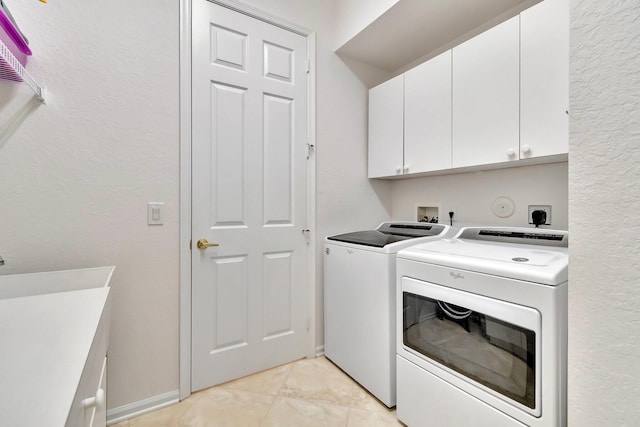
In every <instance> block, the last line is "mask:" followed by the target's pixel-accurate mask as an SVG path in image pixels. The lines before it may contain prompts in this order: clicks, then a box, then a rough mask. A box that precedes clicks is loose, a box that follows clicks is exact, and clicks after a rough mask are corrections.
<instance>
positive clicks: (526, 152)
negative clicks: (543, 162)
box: [520, 145, 531, 154]
mask: <svg viewBox="0 0 640 427" xmlns="http://www.w3.org/2000/svg"><path fill="white" fill-rule="evenodd" d="M520 150H521V151H522V152H523V153H524V154H529V153H530V152H531V147H530V146H529V145H523V146H522V148H520Z"/></svg>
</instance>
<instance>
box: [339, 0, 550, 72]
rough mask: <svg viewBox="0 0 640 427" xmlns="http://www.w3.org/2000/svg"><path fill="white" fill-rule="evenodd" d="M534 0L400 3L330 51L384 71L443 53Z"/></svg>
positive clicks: (410, 0) (407, 0)
mask: <svg viewBox="0 0 640 427" xmlns="http://www.w3.org/2000/svg"><path fill="white" fill-rule="evenodd" d="M539 1H540V0H400V1H398V2H397V3H396V4H395V5H394V6H393V7H391V8H390V9H389V10H388V11H387V12H385V13H384V14H383V15H382V16H380V17H379V18H378V19H376V20H375V21H374V22H372V23H371V24H370V25H369V26H367V27H366V28H365V29H364V30H362V31H361V32H360V33H358V34H357V35H356V36H355V37H353V38H352V39H351V40H349V41H348V42H346V43H345V44H344V45H343V46H341V47H340V48H339V49H338V50H337V51H336V52H337V53H338V54H340V55H346V56H349V57H352V58H355V59H358V60H360V61H363V62H366V63H369V64H371V65H374V66H376V67H378V68H381V69H383V70H387V71H390V72H393V71H396V70H398V69H400V68H402V67H405V66H407V65H409V64H412V63H414V62H416V61H418V60H420V59H422V60H426V59H428V57H429V56H435V55H436V54H438V53H440V52H442V51H444V50H446V49H449V48H451V47H453V46H455V45H457V44H459V43H461V42H463V41H464V40H467V39H469V38H471V37H473V36H474V35H477V34H479V33H480V32H482V31H484V30H486V29H488V28H490V27H492V26H494V25H497V24H498V23H500V22H502V21H504V20H506V19H508V18H511V17H512V16H515V15H517V14H518V13H520V12H521V11H522V10H524V9H526V8H528V7H530V6H532V5H533V4H535V3H538V2H539Z"/></svg>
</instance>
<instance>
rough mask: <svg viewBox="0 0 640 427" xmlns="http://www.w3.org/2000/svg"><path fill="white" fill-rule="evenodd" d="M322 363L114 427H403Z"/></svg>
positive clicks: (247, 381)
mask: <svg viewBox="0 0 640 427" xmlns="http://www.w3.org/2000/svg"><path fill="white" fill-rule="evenodd" d="M403 425H404V424H402V423H400V422H399V421H398V420H397V418H396V413H395V409H391V410H390V409H388V408H387V407H386V406H384V405H383V404H382V403H380V402H379V401H378V400H376V399H375V398H374V397H373V396H372V395H371V394H369V393H368V392H367V391H366V390H365V389H363V388H362V387H361V386H360V385H359V384H358V383H356V382H354V381H353V380H352V379H351V378H350V377H349V376H347V375H346V374H345V373H344V372H342V371H341V370H340V369H338V368H337V367H336V366H335V365H334V364H333V363H331V362H330V361H329V360H327V359H326V358H324V357H320V358H317V359H302V360H298V361H296V362H293V363H290V364H288V365H284V366H280V367H277V368H273V369H270V370H268V371H264V372H260V373H257V374H254V375H251V376H248V377H245V378H241V379H239V380H235V381H231V382H228V383H226V384H222V385H219V386H217V387H212V388H209V389H206V390H203V391H200V392H197V393H194V394H193V395H191V397H189V398H188V399H185V400H184V401H182V402H180V403H178V404H176V405H172V406H169V407H167V408H163V409H160V410H157V411H155V412H151V413H149V414H145V415H141V416H139V417H137V418H133V419H131V420H128V421H124V422H121V423H118V424H115V425H114V426H115V427H152V426H153V427H218V426H225V427H236V426H237V427H252V426H255V427H276V426H277V427H378V426H380V427H387V426H403Z"/></svg>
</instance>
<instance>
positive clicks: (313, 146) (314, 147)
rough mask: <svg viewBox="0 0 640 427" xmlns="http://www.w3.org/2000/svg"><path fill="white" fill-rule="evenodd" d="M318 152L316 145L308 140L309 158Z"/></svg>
mask: <svg viewBox="0 0 640 427" xmlns="http://www.w3.org/2000/svg"><path fill="white" fill-rule="evenodd" d="M315 152H316V146H315V145H313V144H309V143H308V142H307V160H308V159H309V157H311V155H312V154H313V153H315Z"/></svg>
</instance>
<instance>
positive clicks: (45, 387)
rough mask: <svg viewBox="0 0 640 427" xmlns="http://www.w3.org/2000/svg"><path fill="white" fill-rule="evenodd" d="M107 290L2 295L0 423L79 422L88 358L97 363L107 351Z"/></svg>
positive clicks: (32, 426)
mask: <svg viewBox="0 0 640 427" xmlns="http://www.w3.org/2000/svg"><path fill="white" fill-rule="evenodd" d="M109 291H110V288H108V287H102V288H95V289H84V290H77V291H70V292H59V293H52V294H44V295H36V296H28V297H19V298H8V299H2V300H0V395H1V396H2V399H0V414H1V419H2V420H1V421H0V423H1V424H2V425H6V426H21V427H22V426H24V427H40V426H47V427H64V426H75V425H83V421H80V420H79V418H82V419H84V415H80V416H75V415H74V412H78V410H75V411H74V408H78V407H80V406H81V403H80V402H81V401H82V399H84V398H86V397H90V396H83V395H82V393H83V392H84V390H82V387H81V386H82V385H83V384H84V383H86V381H85V378H86V377H89V376H91V373H90V372H87V371H90V370H93V368H92V367H91V366H93V365H94V364H95V363H93V361H92V359H96V360H98V361H99V362H101V361H102V360H104V357H105V355H106V347H107V337H108V323H109V313H110V310H109ZM103 353H104V354H103ZM87 386H88V384H87ZM93 392H95V390H93Z"/></svg>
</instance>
